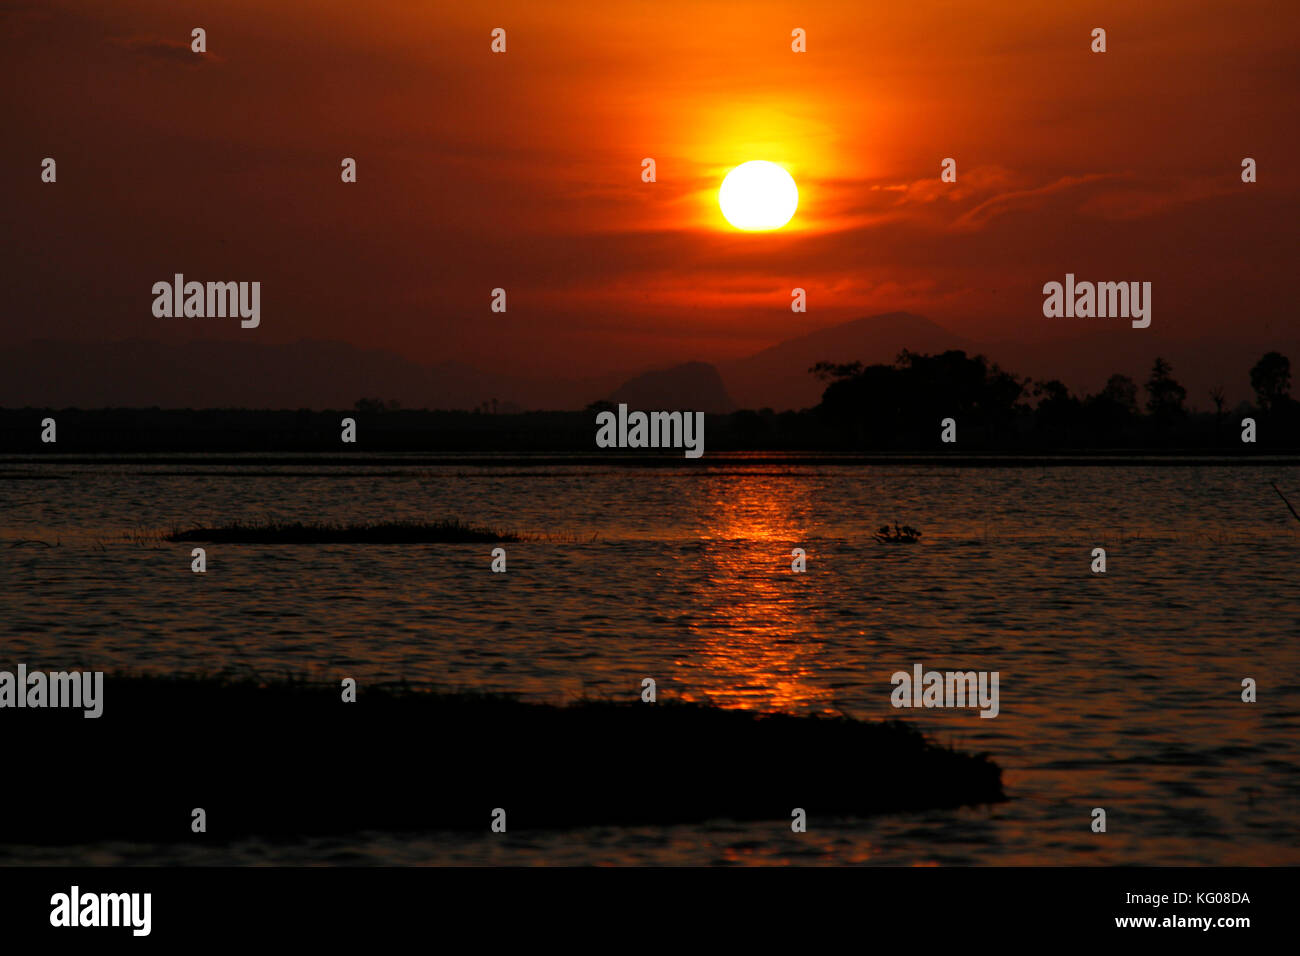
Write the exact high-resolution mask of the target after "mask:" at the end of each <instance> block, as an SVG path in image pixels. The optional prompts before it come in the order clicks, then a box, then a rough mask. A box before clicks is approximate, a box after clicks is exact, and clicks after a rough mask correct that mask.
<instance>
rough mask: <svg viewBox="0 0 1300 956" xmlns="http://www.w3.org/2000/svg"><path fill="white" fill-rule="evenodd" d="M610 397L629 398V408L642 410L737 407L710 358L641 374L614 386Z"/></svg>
mask: <svg viewBox="0 0 1300 956" xmlns="http://www.w3.org/2000/svg"><path fill="white" fill-rule="evenodd" d="M609 400H610V401H611V402H614V403H616V404H617V403H620V402H626V403H627V405H628V407H629V408H632V409H639V410H642V411H651V410H655V409H666V410H669V411H671V410H674V409H681V410H683V411H684V410H688V409H689V410H690V411H697V412H710V413H719V412H730V411H734V410H735V408H736V403H735V402H734V401H732V399H731V396H730V395H728V394H727V389H726V387H725V386H724V385H723V384H722V376H721V375H719V374H718V370H717V369H716V368H714V367H713V366H712V365H710V364H708V363H707V362H687V363H685V364H684V365H674V366H673V367H672V368H666V369H660V370H658V371H654V372H646V373H644V374H642V375H638V376H636V377H635V378H633V379H630V380H628V381H626V382H624V383H623V384H622V385H620V386H619V387H618V388H617V389H615V390H614V392H613V393H612V394H611V395H610V396H609Z"/></svg>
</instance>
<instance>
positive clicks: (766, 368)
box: [718, 312, 972, 411]
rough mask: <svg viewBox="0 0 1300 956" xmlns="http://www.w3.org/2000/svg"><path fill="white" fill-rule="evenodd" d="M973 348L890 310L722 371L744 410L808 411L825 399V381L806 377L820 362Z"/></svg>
mask: <svg viewBox="0 0 1300 956" xmlns="http://www.w3.org/2000/svg"><path fill="white" fill-rule="evenodd" d="M971 347H972V344H971V343H970V342H969V341H968V340H966V339H963V338H962V337H961V336H959V335H956V334H954V333H952V332H949V331H948V330H947V329H945V328H943V327H942V326H939V325H936V324H935V323H933V322H931V321H930V320H929V319H926V318H922V317H921V316H919V315H913V314H911V313H910V312H889V313H886V314H884V315H873V316H869V317H867V318H862V319H854V320H853V321H851V322H845V323H843V324H842V325H833V326H831V327H830V328H826V329H818V330H817V331H815V332H809V333H808V334H807V335H801V336H799V337H798V338H793V339H789V340H787V341H785V342H781V343H780V344H778V345H773V346H772V347H771V348H767V349H764V350H763V351H761V352H759V353H757V354H756V355H751V356H749V357H748V358H743V359H736V360H733V361H730V362H720V363H718V371H719V372H720V373H721V374H722V379H723V381H724V382H725V383H726V386H727V390H728V391H729V392H730V393H731V395H732V396H733V397H734V398H735V400H736V402H737V403H738V404H739V405H740V407H741V408H763V407H770V408H774V409H776V410H777V411H783V410H785V409H789V408H796V409H797V408H809V407H811V406H813V405H816V404H817V402H818V401H819V400H820V399H821V394H822V389H823V388H825V383H823V382H820V381H818V380H817V379H816V378H815V377H814V376H812V375H810V374H808V369H810V368H811V367H812V366H813V365H815V364H816V363H818V362H855V361H861V362H862V363H864V364H866V365H874V364H876V363H885V364H888V363H890V362H892V361H894V359H895V358H896V357H897V356H898V353H899V352H901V351H902V350H903V349H905V348H906V349H910V350H911V351H913V352H943V351H946V350H948V349H968V350H969V349H970V348H971Z"/></svg>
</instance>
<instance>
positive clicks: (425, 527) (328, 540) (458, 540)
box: [164, 521, 520, 544]
mask: <svg viewBox="0 0 1300 956" xmlns="http://www.w3.org/2000/svg"><path fill="white" fill-rule="evenodd" d="M164 537H165V538H166V540H168V541H202V542H212V543H214V544H481V543H484V542H489V543H492V542H499V541H505V542H509V541H519V540H520V538H519V536H518V535H516V534H513V533H511V532H508V531H493V530H491V529H490V528H475V527H473V526H471V525H467V524H462V523H461V522H459V521H435V522H432V523H428V522H421V521H387V522H378V523H373V524H303V523H302V522H292V523H290V522H268V523H267V524H247V525H246V524H229V525H222V526H221V527H218V528H188V529H186V530H183V531H181V530H177V531H173V532H171V533H170V534H168V535H165V536H164Z"/></svg>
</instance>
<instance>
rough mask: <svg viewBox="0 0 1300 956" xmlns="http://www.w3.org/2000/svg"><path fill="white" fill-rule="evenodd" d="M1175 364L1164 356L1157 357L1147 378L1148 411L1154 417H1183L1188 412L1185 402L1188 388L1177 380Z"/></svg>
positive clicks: (1165, 418)
mask: <svg viewBox="0 0 1300 956" xmlns="http://www.w3.org/2000/svg"><path fill="white" fill-rule="evenodd" d="M1172 371H1173V366H1171V365H1170V364H1169V363H1168V362H1166V361H1165V360H1164V359H1162V358H1157V359H1156V360H1155V363H1154V364H1153V365H1152V366H1151V376H1150V378H1148V379H1147V384H1146V390H1147V411H1148V412H1150V413H1151V415H1152V416H1153V417H1154V418H1157V419H1164V420H1168V419H1170V418H1181V417H1182V416H1183V415H1186V414H1187V409H1186V408H1184V407H1183V402H1184V401H1185V400H1186V399H1187V389H1185V388H1183V387H1182V386H1181V385H1179V384H1178V382H1177V381H1175V379H1174V377H1173V375H1171V374H1170V373H1171V372H1172Z"/></svg>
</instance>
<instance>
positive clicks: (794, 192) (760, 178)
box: [718, 159, 799, 232]
mask: <svg viewBox="0 0 1300 956" xmlns="http://www.w3.org/2000/svg"><path fill="white" fill-rule="evenodd" d="M718 205H719V206H720V207H721V208H722V215H723V216H725V217H726V220H727V222H729V223H731V224H732V225H733V226H735V227H736V228H737V229H744V230H747V231H751V232H756V231H759V230H765V229H780V228H781V227H782V226H784V225H785V224H786V223H787V222H789V221H790V219H791V218H792V217H793V216H794V211H795V209H797V208H798V207H799V187H798V186H796V185H795V184H794V177H793V176H791V175H790V174H789V173H788V172H786V171H785V168H784V167H782V166H778V165H777V164H776V163H769V162H767V161H766V160H763V159H753V160H750V161H749V162H747V163H741V164H740V165H739V166H737V167H736V168H735V169H733V170H732V171H731V172H729V173H727V175H726V177H725V178H723V180H722V188H721V189H719V190H718Z"/></svg>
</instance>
